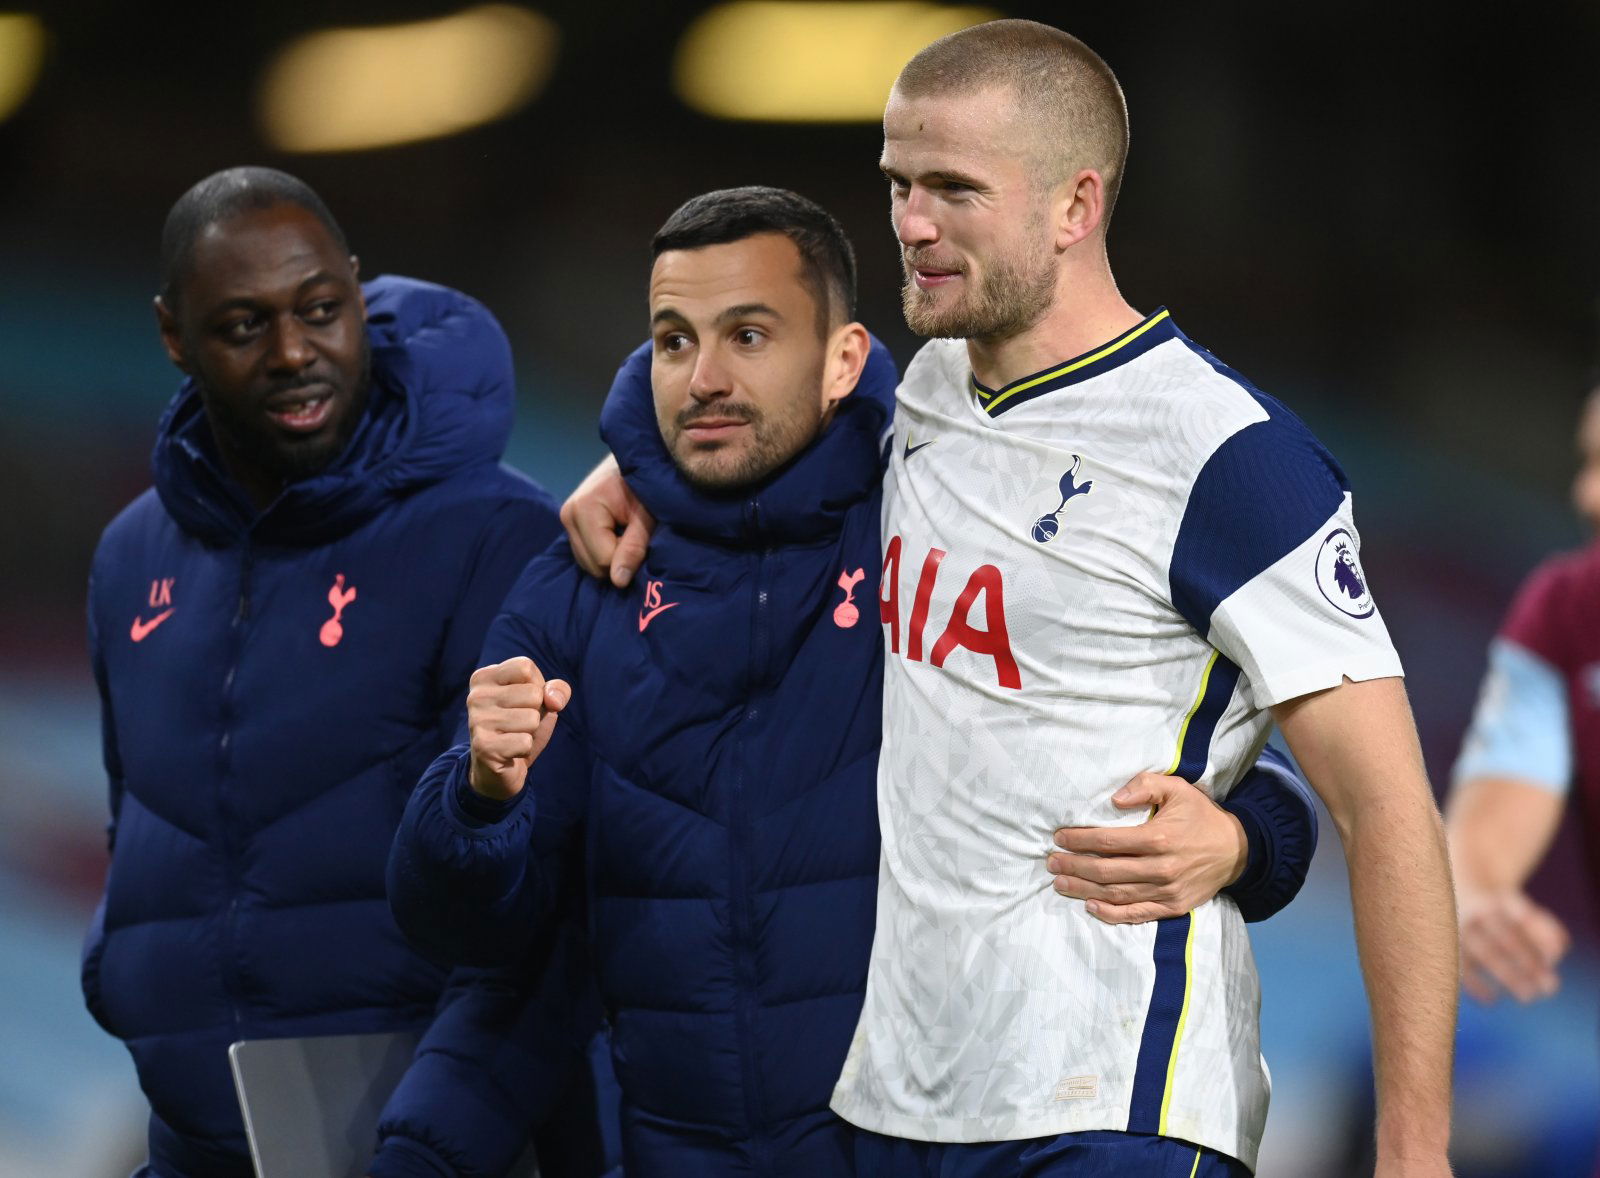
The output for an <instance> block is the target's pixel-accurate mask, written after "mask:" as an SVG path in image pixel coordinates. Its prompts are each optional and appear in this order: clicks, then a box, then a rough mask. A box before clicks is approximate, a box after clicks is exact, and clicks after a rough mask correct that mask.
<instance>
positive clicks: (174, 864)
mask: <svg viewBox="0 0 1600 1178" xmlns="http://www.w3.org/2000/svg"><path fill="white" fill-rule="evenodd" d="M162 272H163V281H162V287H161V293H160V295H159V296H158V297H157V299H156V304H155V309H156V316H157V319H158V321H159V324H160V329H161V339H162V342H163V344H164V345H165V347H166V349H167V353H168V355H169V356H170V358H171V360H172V362H173V363H174V364H175V365H177V367H178V368H179V369H180V370H182V371H183V372H184V373H185V375H186V379H185V380H184V382H183V384H182V386H181V387H180V388H179V390H178V393H177V395H176V396H175V397H174V398H173V400H172V402H171V404H170V405H169V406H168V409H167V412H166V414H165V416H164V417H163V419H162V424H161V430H160V435H159V439H158V441H157V444H156V449H155V454H154V456H153V474H154V479H155V487H154V489H152V490H149V491H146V492H145V493H144V494H142V495H141V496H140V497H139V498H138V499H136V500H135V501H134V502H133V504H132V505H130V506H129V507H128V508H127V509H126V510H125V511H123V512H122V514H121V515H119V516H118V517H117V519H116V520H115V521H113V522H112V524H111V525H110V526H109V527H108V528H107V529H106V532H105V535H104V537H103V539H102V540H101V543H100V546H99V550H98V551H97V553H96V555H95V561H94V567H93V572H92V575H91V590H90V607H89V633H90V647H91V655H92V660H93V665H94V672H95V679H96V681H97V683H98V684H99V688H100V695H101V704H102V716H101V718H102V728H103V734H104V745H105V766H106V772H107V774H108V776H109V778H110V787H111V825H110V828H109V833H110V845H111V869H110V875H109V877H108V879H107V881H106V889H105V896H104V899H103V900H102V903H101V906H100V909H99V911H98V912H97V913H96V916H95V920H94V925H93V928H92V929H91V931H90V934H89V937H88V940H87V943H86V945H85V950H84V958H83V987H84V994H85V998H86V1000H87V1002H88V1005H89V1009H90V1011H91V1012H92V1013H93V1014H94V1016H95V1018H96V1019H97V1020H99V1022H100V1024H101V1025H102V1026H103V1027H104V1028H105V1029H106V1030H107V1031H109V1032H111V1033H112V1034H113V1035H116V1036H117V1037H118V1038H120V1039H122V1040H123V1041H124V1043H125V1044H126V1045H127V1047H128V1050H129V1051H130V1052H131V1054H132V1056H133V1059H134V1062H135V1065H136V1066H137V1069H138V1073H139V1081H140V1085H141V1086H142V1088H143V1089H144V1092H145V1094H146V1096H147V1097H148V1098H149V1101H150V1108H151V1113H150V1128H149V1161H148V1164H147V1165H146V1166H145V1167H144V1169H143V1170H142V1171H141V1173H142V1174H145V1175H149V1176H150V1178H235V1176H237V1178H246V1176H247V1175H249V1174H250V1173H251V1172H252V1171H251V1163H250V1158H249V1155H248V1153H247V1148H246V1143H245V1137H244V1131H243V1126H242V1124H241V1121H240V1115H239V1110H238V1106H237V1104H236V1102H235V1097H234V1087H233V1082H232V1079H231V1077H230V1075H229V1070H228V1060H227V1049H228V1045H229V1044H230V1043H231V1042H233V1041H235V1040H239V1039H255V1038H271V1037H285V1036H301V1035H328V1034H347V1033H359V1032H370V1031H399V1030H421V1029H423V1028H425V1027H427V1026H428V1025H429V1024H430V1022H431V1021H432V1020H433V1018H434V1013H435V1008H436V1006H438V1005H439V1002H440V994H441V990H442V988H443V986H444V984H445V980H446V973H445V970H444V969H443V968H441V967H440V966H439V965H437V964H435V963H433V962H430V961H428V960H426V959H425V958H423V957H422V956H420V955H418V954H417V953H416V952H414V951H413V950H412V949H411V948H410V947H409V946H408V945H407V944H406V943H405V940H404V938H403V937H402V936H401V935H400V932H399V930H398V929H397V928H396V927H395V924H394V921H393V919H392V918H391V916H390V915H389V909H388V905H387V903H386V902H385V899H384V886H383V870H384V863H385V860H386V858H387V854H388V848H389V843H390V841H391V838H392V835H393V832H394V826H395V822H396V820H397V819H398V817H399V814H400V810H401V807H402V805H403V801H404V798H405V796H406V795H407V794H408V793H409V789H410V784H411V782H412V780H413V779H414V778H415V776H416V775H417V774H418V773H420V772H421V770H422V768H423V767H424V766H425V765H426V764H427V763H428V762H429V761H430V760H431V759H432V758H433V757H434V756H436V755H437V753H438V751H439V750H440V749H441V748H443V747H445V746H447V745H448V744H449V742H450V740H451V738H452V736H453V735H454V733H455V730H456V726H457V724H458V723H459V721H460V717H461V714H462V706H463V696H464V693H465V688H466V680H467V676H468V674H469V673H470V671H471V668H472V666H473V665H474V661H475V660H476V658H477V654H478V649H479V646H480V645H481V643H482V641H483V635H484V631H485V630H486V629H487V627H488V624H489V620H490V618H491V617H493V615H494V612H495V610H496V608H497V607H498V606H499V603H500V599H501V598H502V597H503V596H504V594H505V591H506V589H507V587H508V586H509V585H510V584H511V582H512V580H513V578H514V577H515V576H516V574H517V572H518V570H519V569H520V568H521V567H522V565H523V564H524V563H526V561H527V559H528V558H529V556H531V555H532V554H533V553H534V552H536V551H537V550H538V549H539V548H541V547H543V545H544V543H545V542H546V541H547V540H548V539H549V538H550V537H551V536H552V535H554V534H555V532H556V531H557V527H556V520H555V511H554V505H553V504H552V503H551V502H550V500H549V499H548V497H547V496H546V495H545V494H544V492H543V491H542V490H541V489H540V488H539V487H538V486H537V485H536V484H535V483H533V482H532V481H530V480H529V479H527V478H525V477H523V476H522V475H519V474H516V473H514V472H512V471H511V470H509V469H507V468H505V467H502V466H501V465H500V464H499V459H500V455H501V453H502V450H503V448H504V446H505V441H506V436H507V433H508V431H509V429H510V426H511V417H512V380H511V357H510V349H509V347H508V345H507V342H506V339H505V336H504V334H503V333H502V332H501V330H500V326H499V324H498V323H496V322H495V320H494V318H493V316H491V315H490V314H489V312H488V311H487V310H485V309H484V307H483V306H481V305H480V304H479V303H477V302H475V301H474V300H472V299H470V298H468V297H467V296H465V295H462V294H459V293H457V292H455V291H452V290H447V289H445V288H443V287H439V286H434V285H432V284H429V283H424V282H417V281H414V280H411V279H405V278H392V277H386V278H379V279H376V280H374V281H372V282H370V283H368V284H367V285H366V286H365V287H363V286H361V285H360V284H359V282H358V278H357V262H356V259H355V258H354V257H353V256H351V254H350V251H349V248H348V247H347V246H346V244H345V238H344V234H343V233H342V231H341V230H340V229H339V226H338V225H337V223H336V222H335V221H334V219H333V217H332V215H331V214H330V213H329V212H328V209H327V208H326V206H325V205H324V204H323V202H322V201H321V199H320V198H318V197H317V195H316V194H315V193H314V192H312V191H311V189H310V188H308V187H307V186H306V185H305V184H303V183H302V182H300V181H299V180H297V179H295V178H293V177H291V176H288V175H286V174H284V173H282V172H277V171H273V170H271V169H265V168H234V169H230V170H228V171H225V172H219V173H216V174H215V175H212V176H209V177H207V178H206V179H205V180H202V181H201V182H200V183H198V184H196V185H195V186H194V187H193V188H191V189H190V190H189V191H188V192H186V193H185V194H184V195H183V197H182V198H180V199H179V200H178V202H177V203H176V204H175V205H174V206H173V207H172V211H171V213H170V214H169V215H168V217H167V222H166V226H165V228H164V230H163V233H162ZM570 948H571V946H570V945H568V944H566V943H565V942H560V943H557V944H555V945H553V946H552V945H544V946H540V947H538V949H537V950H536V952H539V953H541V954H543V956H541V957H538V958H535V959H533V960H532V961H531V962H530V963H529V964H528V965H527V967H526V972H529V973H532V974H536V975H537V974H543V973H545V972H547V971H548V972H549V973H550V974H552V975H555V976H557V977H558V978H560V979H561V981H562V982H564V983H567V985H566V992H564V993H562V994H560V995H556V994H552V995H550V997H551V998H552V999H553V1001H551V1002H550V1004H549V1006H548V1009H547V1010H544V1011H538V1012H534V1013H533V1014H531V1015H527V1016H526V1017H533V1018H542V1019H546V1020H548V1021H551V1022H553V1023H554V1024H555V1026H556V1027H557V1032H553V1033H552V1036H551V1038H550V1040H549V1044H548V1045H549V1047H550V1050H549V1058H548V1061H547V1063H548V1066H547V1068H546V1070H545V1074H544V1075H542V1076H539V1075H535V1078H534V1081H533V1082H525V1083H524V1084H523V1085H522V1086H521V1087H520V1088H518V1089H511V1090H497V1089H496V1088H495V1087H494V1086H493V1085H491V1084H488V1083H484V1082H476V1083H474V1082H471V1081H472V1079H473V1077H472V1076H470V1075H467V1074H466V1073H467V1072H469V1071H470V1069H468V1068H465V1067H463V1065H462V1064H460V1063H459V1062H458V1061H457V1059H456V1058H455V1057H456V1056H460V1055H462V1054H464V1053H466V1054H470V1051H471V1049H473V1048H475V1047H476V1046H477V1044H478V1039H476V1038H474V1036H481V1035H483V1034H485V1033H486V1032H492V1034H493V1035H495V1036H497V1035H499V1034H502V1033H504V1032H505V1031H506V1030H508V1029H510V1027H511V1026H512V1020H513V1019H514V1018H516V1017H523V1016H517V1015H515V1014H514V1012H516V1011H518V1010H520V1009H521V1003H520V1001H516V1000H513V999H508V998H506V997H503V996H497V995H496V994H495V993H494V992H493V991H492V990H491V989H490V988H487V987H479V988H477V989H474V990H472V991H470V993H469V992H466V991H461V990H457V991H453V992H452V995H451V998H450V999H449V1000H448V1001H447V1002H446V1004H445V1005H446V1013H445V1016H444V1017H443V1018H441V1020H440V1023H439V1025H438V1027H437V1031H438V1034H436V1035H435V1036H434V1037H433V1038H432V1039H431V1040H430V1043H429V1044H428V1045H427V1046H425V1048H424V1050H423V1051H422V1053H421V1054H420V1055H419V1059H418V1061H417V1062H416V1063H415V1064H414V1065H413V1067H412V1069H411V1072H410V1073H409V1074H408V1076H407V1078H406V1079H405V1081H403V1083H402V1094H401V1095H400V1096H398V1097H397V1098H396V1101H397V1104H396V1105H392V1110H391V1115H390V1117H389V1122H390V1132H389V1136H388V1138H387V1140H386V1141H385V1143H384V1145H383V1148H382V1150H381V1152H379V1153H378V1155H377V1156H376V1157H375V1158H374V1159H373V1161H372V1164H371V1173H372V1174H373V1175H374V1176H375V1178H392V1176H398V1175H406V1174H428V1175H438V1174H441V1173H444V1174H456V1173H468V1174H479V1173H496V1172H499V1171H500V1170H503V1169H504V1168H505V1167H506V1166H509V1165H510V1164H511V1162H512V1161H513V1160H514V1159H515V1158H516V1156H517V1155H518V1154H519V1153H520V1152H521V1150H522V1148H523V1146H524V1144H525V1142H526V1137H527V1133H528V1129H529V1127H530V1126H531V1125H532V1124H533V1123H535V1122H536V1121H538V1120H539V1119H541V1118H542V1117H543V1115H544V1113H545V1112H547V1111H548V1107H549V1104H550V1103H553V1100H554V1098H555V1096H557V1095H559V1094H561V1093H563V1092H567V1093H569V1094H570V1095H571V1097H572V1103H571V1105H570V1106H569V1108H568V1109H566V1110H565V1111H564V1112H563V1113H562V1116H561V1118H560V1119H559V1120H558V1123H557V1124H556V1125H555V1126H554V1131H553V1136H555V1137H561V1136H563V1135H564V1136H566V1137H570V1138H571V1139H573V1140H575V1141H579V1142H588V1143H589V1144H590V1149H589V1156H588V1157H587V1158H586V1159H581V1160H575V1161H573V1163H572V1166H571V1168H570V1169H562V1168H561V1165H560V1157H559V1151H560V1149H561V1148H562V1147H561V1146H553V1147H552V1149H551V1151H550V1154H551V1157H550V1161H551V1164H550V1165H549V1166H548V1167H547V1172H562V1173H572V1174H593V1173H598V1172H599V1169H600V1166H601V1153H600V1150H599V1148H598V1147H599V1141H598V1129H597V1127H596V1119H595V1118H596V1112H595V1100H594V1097H593V1094H592V1092H589V1091H588V1086H587V1084H586V1083H585V1082H584V1081H583V1076H584V1075H585V1074H586V1073H584V1071H583V1064H582V1055H583V1044H584V1041H585V1040H586V1039H587V1038H588V1036H589V1034H590V1033H591V1032H592V1029H593V1026H594V1024H595V1022H596V1021H597V1013H596V1012H595V1010H594V1007H593V1004H592V1001H586V994H585V988H584V983H583V982H582V981H581V976H582V970H581V968H574V967H573V966H572V965H571V962H572V961H573V960H576V956H575V954H574V953H572V952H568V950H570ZM567 973H571V974H573V975H574V976H576V977H578V978H579V979H580V980H578V981H575V982H568V979H567V978H566V977H565V974H567ZM557 989H558V990H559V989H560V986H558V987H557ZM562 998H564V999H566V1000H567V1001H568V1003H569V1005H568V1006H565V1007H564V1006H562V1005H561V1001H560V1000H561V999H562ZM585 1020H587V1021H585ZM565 1023H570V1024H571V1025H570V1027H569V1026H567V1025H564V1024H565ZM430 1048H431V1050H430ZM258 1128H261V1129H262V1130H263V1131H270V1126H260V1127H258ZM580 1152H581V1150H580Z"/></svg>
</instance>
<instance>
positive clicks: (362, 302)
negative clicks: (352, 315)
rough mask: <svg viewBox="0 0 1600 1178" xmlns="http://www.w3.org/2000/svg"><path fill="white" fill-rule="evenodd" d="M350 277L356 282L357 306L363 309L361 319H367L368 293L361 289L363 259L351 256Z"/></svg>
mask: <svg viewBox="0 0 1600 1178" xmlns="http://www.w3.org/2000/svg"><path fill="white" fill-rule="evenodd" d="M350 276H351V277H352V278H354V279H355V280H356V305H357V306H359V307H360V308H361V318H362V319H365V318H366V317H367V292H366V291H364V290H362V289H361V259H360V258H358V257H356V256H355V255H354V254H351V255H350Z"/></svg>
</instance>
